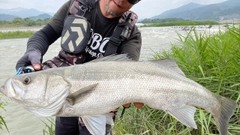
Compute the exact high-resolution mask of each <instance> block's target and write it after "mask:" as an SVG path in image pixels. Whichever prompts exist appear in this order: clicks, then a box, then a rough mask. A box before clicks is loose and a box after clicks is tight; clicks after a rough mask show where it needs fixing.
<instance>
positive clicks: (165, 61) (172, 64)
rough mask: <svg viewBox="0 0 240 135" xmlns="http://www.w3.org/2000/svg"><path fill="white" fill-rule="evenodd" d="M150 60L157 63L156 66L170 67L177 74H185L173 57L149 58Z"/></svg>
mask: <svg viewBox="0 0 240 135" xmlns="http://www.w3.org/2000/svg"><path fill="white" fill-rule="evenodd" d="M151 62H153V63H155V64H157V65H158V66H161V67H164V68H167V69H170V70H172V71H173V72H175V73H177V74H179V75H182V76H185V74H184V73H183V71H182V70H181V69H180V68H179V67H178V65H177V63H176V62H175V61H174V60H173V59H170V58H164V59H158V60H151Z"/></svg>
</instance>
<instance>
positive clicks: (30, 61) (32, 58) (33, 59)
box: [16, 50, 42, 71]
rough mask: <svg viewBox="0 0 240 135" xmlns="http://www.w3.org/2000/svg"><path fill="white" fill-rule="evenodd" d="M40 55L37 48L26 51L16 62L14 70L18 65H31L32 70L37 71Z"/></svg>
mask: <svg viewBox="0 0 240 135" xmlns="http://www.w3.org/2000/svg"><path fill="white" fill-rule="evenodd" d="M41 62H42V55H41V53H40V52H39V51H37V50H31V51H28V52H26V53H25V54H24V55H23V56H22V57H21V58H20V59H19V60H18V62H17V64H16V70H18V69H19V68H20V67H26V66H29V65H32V66H33V68H34V70H36V71H38V70H40V69H41Z"/></svg>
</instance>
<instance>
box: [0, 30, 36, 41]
mask: <svg viewBox="0 0 240 135" xmlns="http://www.w3.org/2000/svg"><path fill="white" fill-rule="evenodd" d="M34 33H35V32H34V31H10V32H0V40H1V39H13V38H29V37H30V36H31V35H33V34H34Z"/></svg>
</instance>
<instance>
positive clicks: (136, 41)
mask: <svg viewBox="0 0 240 135" xmlns="http://www.w3.org/2000/svg"><path fill="white" fill-rule="evenodd" d="M141 47H142V36H141V32H140V31H139V29H138V27H137V26H135V27H134V29H133V32H132V34H131V36H130V37H129V38H128V39H127V40H126V41H124V42H123V43H122V45H121V47H120V48H119V50H118V53H120V54H128V56H129V57H130V58H131V59H133V60H136V61H138V60H139V57H140V51H141Z"/></svg>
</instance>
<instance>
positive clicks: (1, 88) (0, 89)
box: [0, 85, 5, 93]
mask: <svg viewBox="0 0 240 135" xmlns="http://www.w3.org/2000/svg"><path fill="white" fill-rule="evenodd" d="M4 88H5V86H4V85H3V86H1V87H0V92H1V93H2V91H3V90H4Z"/></svg>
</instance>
